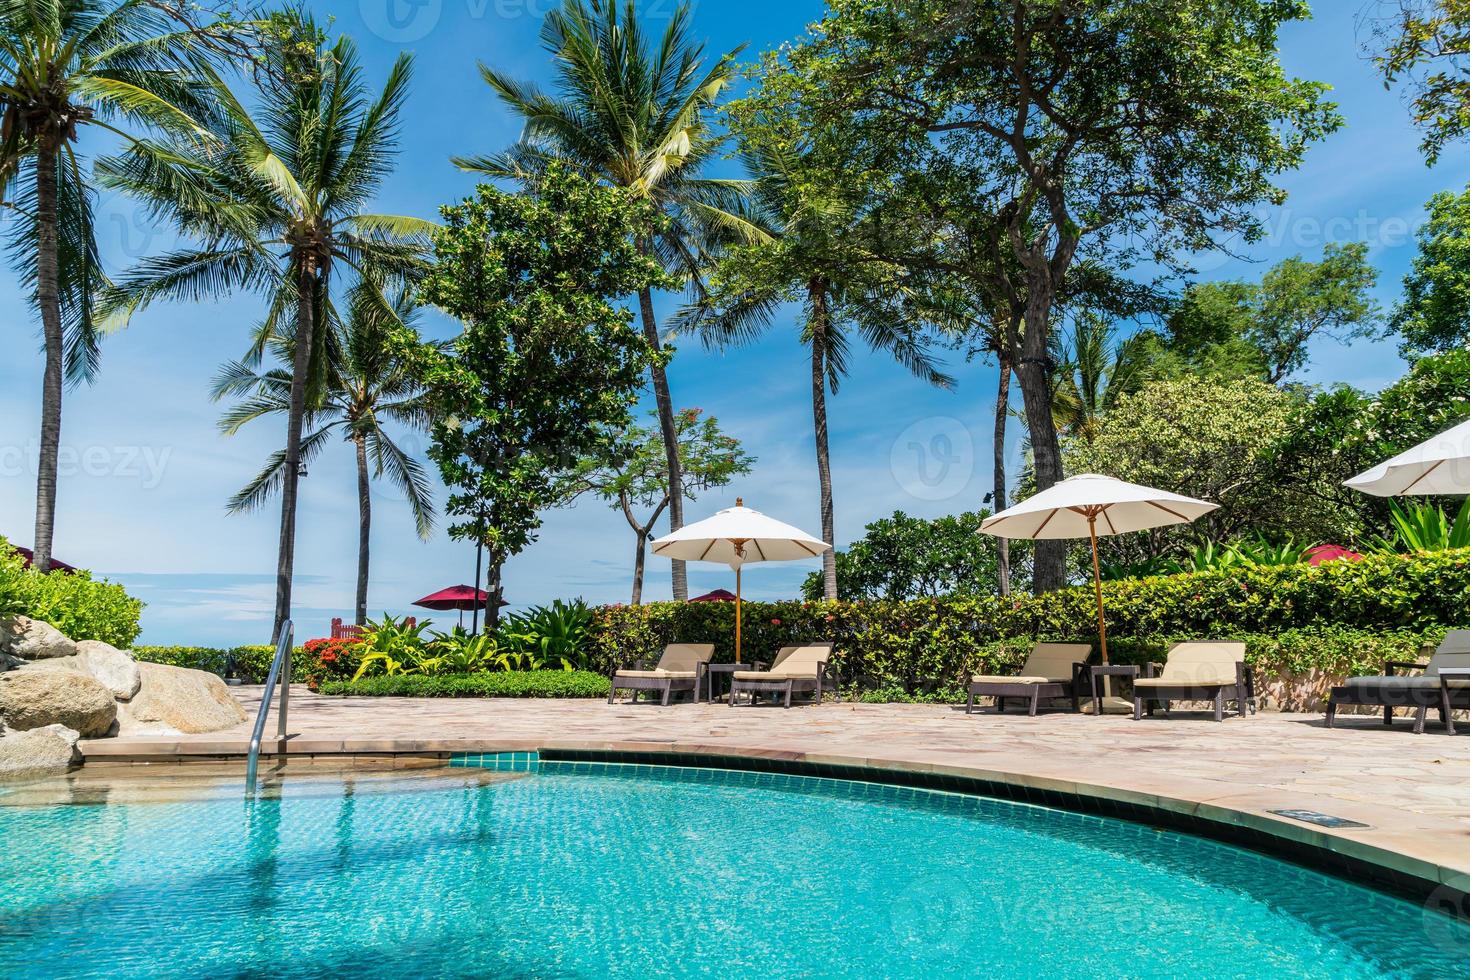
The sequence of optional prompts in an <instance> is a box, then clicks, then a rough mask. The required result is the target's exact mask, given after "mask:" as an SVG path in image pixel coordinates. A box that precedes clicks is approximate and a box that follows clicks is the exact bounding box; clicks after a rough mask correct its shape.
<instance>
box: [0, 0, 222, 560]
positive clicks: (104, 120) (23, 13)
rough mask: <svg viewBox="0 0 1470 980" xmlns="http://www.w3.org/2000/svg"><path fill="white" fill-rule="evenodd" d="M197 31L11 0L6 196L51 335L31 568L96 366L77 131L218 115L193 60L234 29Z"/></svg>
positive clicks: (136, 14) (46, 550)
mask: <svg viewBox="0 0 1470 980" xmlns="http://www.w3.org/2000/svg"><path fill="white" fill-rule="evenodd" d="M236 30H237V29H236V28H235V27H234V26H232V25H226V24H223V23H217V24H214V25H211V26H208V27H203V28H201V27H196V26H193V25H191V24H188V23H186V22H184V21H181V20H179V19H178V18H177V17H175V16H172V15H170V14H169V13H167V12H165V11H164V10H163V9H161V8H160V5H158V4H156V3H151V2H148V0H122V2H121V3H118V2H114V0H0V115H3V119H4V122H3V125H0V194H3V196H4V202H5V206H6V207H7V208H9V209H10V210H11V211H12V212H13V218H12V224H11V228H10V229H9V238H10V242H9V245H10V250H11V252H12V254H13V255H14V257H15V258H16V260H17V261H18V262H19V263H20V266H21V268H22V272H21V280H22V282H23V283H24V285H25V288H26V290H27V292H29V293H30V295H31V300H32V302H33V303H34V305H35V306H36V308H37V310H38V311H39V312H40V316H41V333H42V336H43V338H44V343H45V352H46V353H45V368H44V373H43V375H42V384H41V441H40V458H39V467H38V472H37V478H36V529H35V543H34V550H35V560H34V566H35V567H36V568H38V569H40V570H41V571H46V570H47V569H48V568H50V565H51V549H52V539H53V537H54V535H55V530H56V483H57V479H56V477H57V473H56V471H57V459H58V454H59V452H60V446H61V402H62V389H63V386H64V382H65V381H70V382H72V383H76V382H78V381H90V380H92V378H93V377H94V376H95V374H96V372H97V368H98V354H99V352H98V344H97V341H98V331H97V329H96V322H95V321H94V318H93V307H92V299H93V297H94V295H95V294H96V293H97V291H98V290H99V289H100V288H101V287H102V286H104V285H105V283H106V279H105V277H104V275H103V272H102V268H101V265H100V263H99V262H98V257H97V244H96V240H95V237H94V234H93V226H92V207H91V201H90V199H89V197H88V192H87V185H86V178H85V175H84V168H83V166H82V159H81V157H80V155H79V153H78V147H77V144H78V141H79V139H80V138H81V135H82V132H83V130H84V129H87V128H93V129H100V130H105V131H108V132H112V133H116V134H118V135H121V136H123V137H124V138H127V139H132V138H133V137H132V136H130V135H129V134H128V132H126V130H125V128H124V127H133V128H138V129H154V130H159V129H161V130H168V131H173V132H185V133H192V132H195V131H197V130H198V125H199V124H198V122H197V121H196V120H197V119H198V118H200V117H201V116H202V115H204V114H205V112H206V111H207V99H206V98H205V96H207V93H205V92H202V91H201V90H200V88H199V87H198V85H197V84H196V83H195V80H194V78H193V77H192V75H191V73H190V72H189V70H188V65H187V60H188V58H189V57H190V55H191V53H193V52H194V51H195V49H196V48H207V47H211V46H212V45H213V44H214V43H215V42H217V41H219V42H223V41H225V40H226V39H228V38H229V37H231V36H234V35H235V33H236Z"/></svg>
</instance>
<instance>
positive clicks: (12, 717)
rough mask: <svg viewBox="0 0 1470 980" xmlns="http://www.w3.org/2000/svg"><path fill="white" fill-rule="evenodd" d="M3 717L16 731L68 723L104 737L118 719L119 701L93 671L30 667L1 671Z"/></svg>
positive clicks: (86, 733)
mask: <svg viewBox="0 0 1470 980" xmlns="http://www.w3.org/2000/svg"><path fill="white" fill-rule="evenodd" d="M0 719H3V720H4V722H5V724H6V726H8V727H9V728H12V729H15V730H16V731H29V730H31V729H34V728H44V727H46V726H47V725H65V726H66V727H67V728H70V729H73V730H74V731H76V732H78V733H80V734H81V736H82V737H83V738H100V737H102V736H103V735H106V734H108V732H109V731H110V730H111V728H112V725H113V722H115V721H116V720H117V702H116V701H115V700H113V696H112V691H110V690H108V689H107V687H106V686H104V685H103V684H102V682H101V681H98V680H96V679H95V678H93V677H92V676H90V675H89V674H83V673H79V672H78V671H76V670H70V669H60V670H54V669H37V668H35V667H34V666H29V667H24V668H22V669H20V670H12V671H9V672H7V673H4V674H0Z"/></svg>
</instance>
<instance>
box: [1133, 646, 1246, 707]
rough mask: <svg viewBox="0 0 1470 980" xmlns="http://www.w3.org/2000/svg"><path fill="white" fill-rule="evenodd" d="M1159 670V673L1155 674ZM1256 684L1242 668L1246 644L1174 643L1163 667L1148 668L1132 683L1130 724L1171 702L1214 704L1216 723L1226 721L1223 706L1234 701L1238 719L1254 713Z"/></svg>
mask: <svg viewBox="0 0 1470 980" xmlns="http://www.w3.org/2000/svg"><path fill="white" fill-rule="evenodd" d="M1159 670H1162V673H1157V671H1159ZM1255 700H1256V683H1255V678H1254V677H1253V676H1252V675H1251V672H1250V669H1249V668H1248V667H1246V665H1245V644H1244V643H1227V642H1221V641H1218V640H1205V641H1191V642H1185V643H1176V644H1174V645H1173V646H1172V647H1170V648H1169V656H1168V657H1167V658H1165V662H1164V663H1163V664H1149V665H1148V668H1147V675H1146V676H1144V677H1139V678H1137V679H1136V680H1134V682H1133V720H1134V721H1137V720H1139V719H1140V718H1142V717H1143V711H1144V707H1145V705H1146V706H1147V707H1148V713H1149V714H1150V715H1151V714H1153V711H1154V704H1155V703H1156V702H1162V703H1163V705H1164V710H1165V711H1168V710H1169V702H1170V701H1213V702H1215V720H1216V721H1224V720H1225V702H1226V701H1234V702H1235V703H1236V707H1237V709H1238V710H1239V712H1240V715H1241V717H1242V718H1243V717H1245V714H1246V711H1248V710H1250V711H1254V710H1255Z"/></svg>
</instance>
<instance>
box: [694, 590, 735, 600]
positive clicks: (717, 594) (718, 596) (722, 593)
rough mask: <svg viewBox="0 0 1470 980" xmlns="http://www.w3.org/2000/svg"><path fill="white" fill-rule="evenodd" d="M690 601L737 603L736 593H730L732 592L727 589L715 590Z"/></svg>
mask: <svg viewBox="0 0 1470 980" xmlns="http://www.w3.org/2000/svg"><path fill="white" fill-rule="evenodd" d="M689 601H690V602H734V601H735V593H733V592H730V591H728V590H726V589H715V590H714V591H713V592H706V593H705V594H704V595H697V596H695V597H694V598H693V599H690V600H689Z"/></svg>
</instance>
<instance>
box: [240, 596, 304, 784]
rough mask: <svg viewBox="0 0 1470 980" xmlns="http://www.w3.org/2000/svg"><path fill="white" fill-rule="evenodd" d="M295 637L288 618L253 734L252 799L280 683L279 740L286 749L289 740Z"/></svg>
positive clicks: (248, 770)
mask: <svg viewBox="0 0 1470 980" xmlns="http://www.w3.org/2000/svg"><path fill="white" fill-rule="evenodd" d="M294 634H295V628H294V627H293V626H292V625H291V621H290V620H289V619H288V620H286V621H285V622H284V623H282V624H281V632H280V635H279V636H278V638H277V639H276V655H275V657H274V659H272V660H271V670H270V673H269V674H268V675H267V676H266V679H265V691H264V692H263V693H262V694H261V696H260V711H259V712H257V713H256V715H255V730H254V731H252V732H251V733H250V755H249V756H248V757H246V760H245V793H246V795H248V796H254V795H255V789H256V786H255V767H256V765H257V763H258V762H259V761H260V739H261V736H262V735H264V734H265V720H266V718H267V716H269V715H270V713H271V695H272V694H274V693H275V690H276V683H277V682H278V681H279V682H280V685H281V710H280V711H279V712H278V714H279V715H280V721H279V724H278V726H277V729H276V732H277V737H278V739H279V740H280V743H281V745H282V746H284V744H285V741H286V709H287V708H288V707H289V706H290V704H291V638H292V636H293V635H294ZM282 666H284V667H285V678H284V680H282V679H281V678H282V672H281V668H282Z"/></svg>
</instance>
